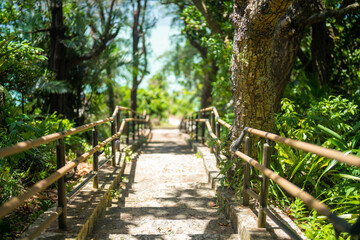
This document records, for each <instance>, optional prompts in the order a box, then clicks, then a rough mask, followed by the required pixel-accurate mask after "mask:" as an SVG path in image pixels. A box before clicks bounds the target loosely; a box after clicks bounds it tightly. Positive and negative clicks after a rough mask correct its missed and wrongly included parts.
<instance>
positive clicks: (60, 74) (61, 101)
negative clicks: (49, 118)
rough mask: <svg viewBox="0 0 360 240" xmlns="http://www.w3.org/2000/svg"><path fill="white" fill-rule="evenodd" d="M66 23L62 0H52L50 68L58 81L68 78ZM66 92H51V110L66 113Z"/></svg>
mask: <svg viewBox="0 0 360 240" xmlns="http://www.w3.org/2000/svg"><path fill="white" fill-rule="evenodd" d="M65 29H66V28H65V25H64V16H63V6H62V0H51V29H50V45H51V47H50V58H49V63H50V69H51V70H52V71H53V72H54V75H55V79H56V80H58V81H64V80H66V72H67V71H66V47H65V45H64V44H63V43H62V41H63V40H64V39H65ZM65 99H66V98H65V96H64V94H51V95H50V102H51V107H50V111H51V112H55V111H57V112H58V113H59V114H64V113H65V111H64V106H65Z"/></svg>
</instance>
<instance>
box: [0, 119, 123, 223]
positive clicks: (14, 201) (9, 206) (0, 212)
mask: <svg viewBox="0 0 360 240" xmlns="http://www.w3.org/2000/svg"><path fill="white" fill-rule="evenodd" d="M123 128H124V125H122V128H120V130H119V132H118V133H116V134H114V135H113V136H111V137H109V138H107V139H106V140H104V141H103V142H101V143H100V144H98V145H97V146H96V147H94V148H92V149H90V150H89V151H88V152H86V153H84V154H82V155H81V156H80V157H78V158H77V159H76V160H75V161H73V162H70V163H68V164H66V165H65V166H64V167H62V168H59V169H58V170H56V172H54V173H53V174H51V175H50V176H48V177H47V178H45V179H43V180H40V181H39V182H37V183H35V184H34V185H33V186H32V187H30V189H29V190H28V191H26V192H24V193H22V194H20V195H19V196H17V197H13V198H11V199H10V200H8V201H7V202H5V203H3V204H2V206H1V207H0V219H2V218H4V217H5V216H6V215H7V214H9V213H10V212H12V211H13V210H14V209H16V208H17V207H19V206H20V205H21V204H22V203H24V202H25V201H26V200H27V199H29V198H31V197H32V196H34V195H35V194H37V193H39V192H41V191H43V190H44V189H46V188H47V187H48V186H50V185H51V184H53V183H54V182H55V181H57V180H58V179H60V178H61V177H63V176H64V175H65V174H66V173H67V172H68V171H70V170H71V169H73V168H75V167H76V166H77V165H78V164H79V163H81V162H83V161H85V160H86V159H87V158H88V157H90V156H91V155H92V154H94V153H95V152H97V151H98V150H99V149H100V148H102V147H103V146H105V145H106V144H108V143H109V142H111V141H112V140H114V139H115V138H117V137H119V136H120V134H121V132H122V130H123Z"/></svg>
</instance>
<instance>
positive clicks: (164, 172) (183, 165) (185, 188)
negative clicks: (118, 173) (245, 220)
mask: <svg viewBox="0 0 360 240" xmlns="http://www.w3.org/2000/svg"><path fill="white" fill-rule="evenodd" d="M124 176H125V178H124V179H123V183H121V184H120V187H119V190H118V191H116V192H115V193H114V195H115V196H117V195H118V196H119V198H115V197H114V198H113V200H112V205H111V206H109V207H108V208H107V210H106V213H105V215H104V217H103V218H102V219H100V220H99V221H98V223H97V224H96V227H95V229H94V233H93V235H92V236H91V238H90V239H96V240H98V239H179V240H180V239H181V240H186V239H194V240H195V239H210V240H213V239H214V240H215V239H238V238H237V235H236V234H234V230H233V229H232V227H231V224H230V222H229V221H228V220H227V219H226V218H225V216H224V215H223V213H219V208H218V207H217V206H216V196H215V193H214V191H213V190H212V189H211V188H210V186H209V184H208V178H207V175H206V173H205V169H204V166H203V163H202V160H201V159H200V158H197V157H196V156H195V152H194V151H192V150H191V149H190V148H189V147H188V145H187V144H186V142H185V141H184V140H183V138H182V136H181V134H180V133H179V131H178V130H154V131H153V138H152V140H151V142H150V143H149V144H147V145H146V146H145V147H144V148H143V153H142V154H141V155H140V157H139V158H138V159H137V160H134V161H133V162H132V163H131V164H128V165H127V168H126V169H125V175H124Z"/></svg>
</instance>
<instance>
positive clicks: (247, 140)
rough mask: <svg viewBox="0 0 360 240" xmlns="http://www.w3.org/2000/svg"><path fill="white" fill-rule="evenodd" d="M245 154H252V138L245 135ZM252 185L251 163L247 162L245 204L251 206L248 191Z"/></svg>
mask: <svg viewBox="0 0 360 240" xmlns="http://www.w3.org/2000/svg"><path fill="white" fill-rule="evenodd" d="M245 154H246V155H248V156H250V155H251V139H250V137H249V136H246V137H245ZM249 186H250V164H249V163H245V169H244V183H243V192H242V197H243V205H244V206H249V198H250V196H249V194H248V193H247V192H246V191H247V190H248V189H249Z"/></svg>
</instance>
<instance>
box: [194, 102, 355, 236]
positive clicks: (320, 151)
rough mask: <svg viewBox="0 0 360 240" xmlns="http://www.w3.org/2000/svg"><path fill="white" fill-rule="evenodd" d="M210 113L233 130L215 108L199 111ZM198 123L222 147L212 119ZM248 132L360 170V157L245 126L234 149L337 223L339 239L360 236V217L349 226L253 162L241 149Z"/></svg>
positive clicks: (317, 202)
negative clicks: (212, 124) (204, 126)
mask: <svg viewBox="0 0 360 240" xmlns="http://www.w3.org/2000/svg"><path fill="white" fill-rule="evenodd" d="M209 111H213V113H214V116H215V118H216V121H217V122H218V123H219V124H221V125H223V126H225V127H226V128H228V129H230V128H231V125H230V124H228V123H226V122H225V121H223V120H221V119H220V116H219V114H218V111H217V109H216V108H215V107H209V108H205V109H201V110H199V112H200V113H203V112H209ZM195 121H196V122H205V123H206V127H207V129H208V131H209V133H210V136H211V138H213V139H216V140H217V142H218V143H219V145H221V141H220V140H219V139H218V138H217V137H216V135H215V134H213V132H212V128H211V126H210V124H209V120H208V119H195ZM245 133H251V134H254V135H257V136H260V137H264V138H266V139H269V140H272V141H275V142H279V143H282V144H286V145H288V146H291V147H293V148H296V149H300V150H303V151H306V152H311V153H314V154H317V155H319V156H322V157H325V158H330V159H336V160H338V161H340V162H343V163H346V164H348V165H352V166H355V167H360V158H359V157H357V156H354V155H351V154H344V153H343V152H340V151H336V150H333V149H327V148H324V147H321V146H317V145H314V144H310V143H305V142H301V141H297V140H293V139H289V138H285V137H281V136H279V135H276V134H273V133H269V132H265V131H262V130H258V129H255V128H250V127H245V128H244V130H243V131H242V132H241V134H240V136H239V137H238V138H237V139H236V140H235V141H233V142H232V144H231V146H230V149H231V151H232V152H234V154H235V155H237V156H238V157H240V158H241V159H243V160H244V161H246V162H247V163H248V164H250V165H251V166H253V167H255V168H256V169H258V170H259V171H260V172H262V173H263V174H264V175H265V176H266V177H268V178H269V179H271V180H273V181H274V182H275V183H276V184H278V185H279V186H280V187H281V188H283V189H284V190H285V191H286V192H288V193H289V194H290V195H292V196H293V197H297V198H299V199H301V200H302V201H303V202H304V203H305V204H306V205H307V206H309V207H310V208H312V209H315V210H316V211H317V212H318V213H319V214H320V215H323V216H326V217H327V218H328V220H329V221H330V222H331V223H332V224H333V226H334V229H335V231H336V235H337V236H338V235H339V233H340V232H347V233H349V234H351V235H352V236H359V234H360V215H359V217H358V219H357V222H356V223H355V224H354V225H351V224H349V223H348V222H347V221H345V220H344V219H342V218H340V217H339V216H337V215H336V214H335V213H334V212H332V211H331V210H330V208H329V207H328V206H327V205H326V204H324V203H322V202H320V201H319V200H317V199H315V198H314V197H313V196H311V195H310V194H309V193H307V192H305V191H303V190H302V189H300V188H299V187H298V186H296V185H295V184H293V183H291V182H290V181H288V180H287V179H285V178H283V177H281V176H279V175H278V174H276V173H275V172H273V171H272V170H271V169H269V168H267V167H265V166H263V165H261V164H260V163H259V162H258V161H256V160H255V159H253V158H251V157H250V156H248V155H246V154H244V153H242V152H241V151H239V150H237V149H238V147H239V146H240V144H241V142H242V140H243V138H244V136H245ZM247 190H249V194H250V195H251V196H252V194H253V193H254V192H252V191H250V189H247ZM252 197H255V196H252ZM255 198H256V197H255ZM257 198H258V196H257ZM265 208H266V207H265ZM265 212H269V211H265Z"/></svg>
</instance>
